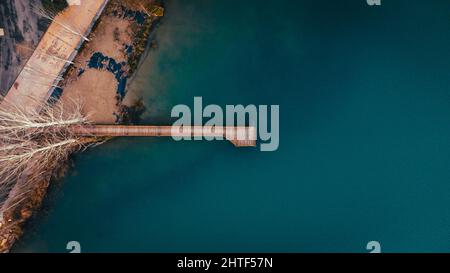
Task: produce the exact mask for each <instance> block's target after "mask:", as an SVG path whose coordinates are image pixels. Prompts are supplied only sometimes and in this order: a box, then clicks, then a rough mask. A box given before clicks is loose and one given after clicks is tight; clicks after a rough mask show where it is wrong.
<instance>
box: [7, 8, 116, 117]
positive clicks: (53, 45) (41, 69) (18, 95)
mask: <svg viewBox="0 0 450 273" xmlns="http://www.w3.org/2000/svg"><path fill="white" fill-rule="evenodd" d="M107 3H108V0H89V1H82V2H81V5H72V6H69V7H68V8H67V9H66V10H64V11H63V12H62V13H60V14H59V15H57V16H56V18H55V20H54V22H52V24H51V25H50V27H49V28H48V30H47V32H46V33H45V34H44V36H43V37H42V39H41V41H40V42H39V44H38V46H37V48H36V50H35V51H34V52H33V55H32V56H31V58H30V59H29V60H28V62H27V64H26V65H25V68H24V69H23V70H22V72H21V73H20V74H19V76H18V77H17V79H16V81H15V82H14V84H13V86H12V87H11V89H10V90H9V92H8V94H7V95H6V99H7V100H9V101H10V102H12V103H17V104H19V105H26V106H27V107H31V108H38V107H39V105H41V104H42V103H43V102H44V101H46V100H47V99H48V98H49V97H50V95H51V93H52V91H53V89H54V87H55V86H57V85H58V82H59V80H60V78H58V76H60V75H62V74H63V73H64V71H65V70H66V69H67V67H68V66H69V64H70V63H71V61H72V60H73V59H74V58H75V56H76V54H77V52H78V49H79V48H80V46H81V45H82V43H83V42H84V41H85V39H84V38H83V36H88V34H89V32H90V31H91V29H92V26H93V25H94V23H95V21H96V20H97V19H98V17H99V16H100V14H101V13H102V11H103V9H104V8H105V6H106V4H107ZM30 97H33V99H30Z"/></svg>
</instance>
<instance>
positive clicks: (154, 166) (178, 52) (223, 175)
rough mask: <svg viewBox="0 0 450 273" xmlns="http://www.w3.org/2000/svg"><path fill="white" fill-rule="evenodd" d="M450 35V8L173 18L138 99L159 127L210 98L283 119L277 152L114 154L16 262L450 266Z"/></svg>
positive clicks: (74, 177) (157, 142)
mask: <svg viewBox="0 0 450 273" xmlns="http://www.w3.org/2000/svg"><path fill="white" fill-rule="evenodd" d="M449 18H450V2H449V1H444V0H442V1H439V0H435V1H406V0H404V1H400V0H397V1H383V5H382V6H381V7H369V6H367V5H366V3H365V1H364V0H353V1H351V0H347V1H315V0H304V1H286V0H284V1H277V2H273V3H270V4H262V2H261V1H256V0H245V1H239V2H235V1H225V0H215V1H211V0H191V1H169V3H168V7H167V10H166V18H165V19H164V20H163V23H162V25H161V26H160V28H159V29H158V35H157V36H158V37H157V39H158V42H159V49H157V50H155V51H153V52H151V53H150V56H149V58H148V59H147V60H146V63H145V64H144V65H143V67H142V69H141V70H140V72H139V74H138V75H137V78H136V79H135V81H134V86H133V88H132V89H133V92H135V93H137V94H139V95H142V96H143V97H144V98H145V100H146V101H147V105H148V107H149V111H148V113H147V114H146V116H145V119H146V122H147V123H157V124H164V123H168V122H170V121H171V119H170V118H168V116H169V114H170V109H171V107H172V106H173V105H176V104H179V103H182V104H189V105H192V104H193V97H194V96H203V100H204V103H205V104H209V103H215V104H219V105H225V104H279V105H280V124H281V129H280V137H281V140H280V148H279V150H278V151H276V152H272V153H262V152H259V150H257V149H253V148H244V149H236V148H234V147H233V146H232V145H231V144H229V143H226V142H174V141H172V140H170V139H118V140H114V141H111V142H109V143H107V144H105V145H103V146H100V147H97V148H94V149H91V150H89V151H87V152H85V153H83V154H80V155H78V156H77V157H76V160H75V167H74V168H73V169H72V170H71V171H70V172H69V174H68V175H67V177H66V178H65V179H64V181H63V182H62V184H61V185H59V186H57V187H56V188H59V190H53V194H51V195H50V196H51V197H50V201H48V203H50V205H47V206H46V209H44V211H43V212H42V213H41V215H40V217H38V220H37V221H36V222H37V223H35V224H34V227H32V228H31V230H29V232H28V234H27V235H26V236H25V238H24V239H23V240H22V241H21V242H20V244H19V246H18V249H17V251H50V252H65V251H66V250H65V246H66V244H67V242H68V241H73V240H75V241H79V242H80V243H81V246H82V251H84V252H100V251H106V252H135V251H138V252H140V251H149V252H184V251H186V252H208V251H213V252H223V251H237V252H247V251H256V252H307V251H314V252H347V251H351V252H366V249H365V247H366V244H367V242H368V241H372V240H376V241H379V242H380V243H381V246H382V251H385V252H398V251H401V252H413V251H414V252H415V251H418V252H432V251H438V252H448V251H450V236H449V230H450V168H449V167H450V142H449V140H450V126H449V125H450V123H449V121H450V91H449V86H450V77H449V76H448V73H449V71H450V51H449V48H450V43H449V42H450V28H449V26H450V21H449ZM130 92H131V91H130Z"/></svg>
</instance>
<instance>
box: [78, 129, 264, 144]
mask: <svg viewBox="0 0 450 273" xmlns="http://www.w3.org/2000/svg"><path fill="white" fill-rule="evenodd" d="M74 130H75V133H76V134H78V135H83V136H96V137H124V136H130V137H218V138H219V137H223V138H225V139H226V140H229V141H231V142H232V143H233V144H234V145H235V146H237V147H243V146H256V128H255V127H245V126H236V127H234V126H220V127H214V126H187V127H186V126H135V125H86V126H76V127H75V128H74Z"/></svg>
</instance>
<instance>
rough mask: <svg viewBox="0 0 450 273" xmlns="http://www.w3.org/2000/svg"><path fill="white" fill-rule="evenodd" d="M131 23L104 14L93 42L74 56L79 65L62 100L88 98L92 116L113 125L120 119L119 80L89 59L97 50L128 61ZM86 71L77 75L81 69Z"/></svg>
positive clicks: (86, 107)
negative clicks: (127, 48) (126, 50)
mask: <svg viewBox="0 0 450 273" xmlns="http://www.w3.org/2000/svg"><path fill="white" fill-rule="evenodd" d="M131 24H132V23H131V22H130V21H128V20H125V19H121V18H117V17H113V16H108V15H103V16H102V19H101V21H100V22H99V23H98V25H97V27H96V29H95V30H94V32H93V33H92V41H91V42H89V43H87V44H86V46H85V48H84V49H83V51H82V52H81V54H79V55H78V56H77V57H76V58H75V61H74V62H75V63H76V64H77V67H76V69H75V70H74V71H72V73H70V74H69V75H68V77H67V83H66V84H65V85H64V91H63V94H62V96H61V99H62V101H63V102H66V101H67V100H69V99H71V98H85V99H84V102H83V104H84V106H83V111H84V113H85V114H87V115H89V119H90V120H91V121H92V122H94V123H98V124H114V123H115V122H116V120H117V114H118V111H119V102H118V99H117V86H118V82H117V80H116V79H115V78H114V75H113V74H112V73H111V72H109V71H106V70H98V69H95V68H89V67H88V62H89V60H90V58H91V56H92V54H93V53H95V52H101V53H102V54H103V55H105V56H108V57H111V58H113V59H115V60H116V61H117V62H122V61H123V62H126V61H127V54H126V52H125V49H124V44H131V37H132V30H131ZM80 68H82V69H84V70H85V71H84V73H83V74H82V75H81V76H78V72H77V71H78V69H80Z"/></svg>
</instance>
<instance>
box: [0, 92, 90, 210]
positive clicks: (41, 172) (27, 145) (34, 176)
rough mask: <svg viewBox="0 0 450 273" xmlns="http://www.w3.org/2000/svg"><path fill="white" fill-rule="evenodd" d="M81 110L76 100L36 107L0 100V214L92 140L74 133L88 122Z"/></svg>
mask: <svg viewBox="0 0 450 273" xmlns="http://www.w3.org/2000/svg"><path fill="white" fill-rule="evenodd" d="M0 99H1V98H0ZM81 109H82V104H81V103H80V102H79V101H77V100H73V101H71V102H70V105H65V104H63V102H61V101H57V102H49V103H46V104H44V105H43V106H42V107H41V108H40V109H38V110H36V109H28V108H26V107H22V106H20V105H17V104H16V103H11V102H8V101H6V100H5V99H2V101H1V102H0V214H2V213H3V212H5V211H6V210H8V209H11V208H12V207H14V206H16V205H18V204H19V203H20V202H22V201H23V199H25V198H26V197H23V196H25V195H26V193H27V192H29V191H30V190H31V189H33V186H34V185H35V184H36V183H37V182H40V181H41V180H42V179H43V177H46V176H47V175H48V174H49V173H51V172H52V171H53V170H54V169H55V168H56V167H57V166H58V164H60V163H61V162H64V161H65V160H66V159H67V157H68V155H69V154H70V153H72V152H74V151H77V150H80V149H85V148H86V147H88V146H90V145H92V144H93V143H95V141H96V140H95V139H93V138H86V137H81V136H79V135H77V134H75V132H74V129H75V128H76V127H77V126H83V125H86V124H88V123H89V122H88V119H87V117H86V116H85V115H83V114H82V111H81Z"/></svg>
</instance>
